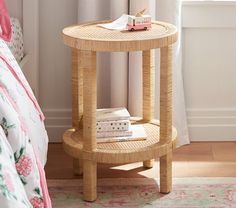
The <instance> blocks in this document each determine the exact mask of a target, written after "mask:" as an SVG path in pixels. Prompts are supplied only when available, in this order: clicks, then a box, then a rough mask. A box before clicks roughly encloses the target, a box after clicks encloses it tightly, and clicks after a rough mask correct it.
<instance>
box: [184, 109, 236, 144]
mask: <svg viewBox="0 0 236 208" xmlns="http://www.w3.org/2000/svg"><path fill="white" fill-rule="evenodd" d="M187 117H188V127H189V135H190V139H191V141H236V109H234V108H227V109H226V108H220V109H211V108H205V109H193V108H192V109H187Z"/></svg>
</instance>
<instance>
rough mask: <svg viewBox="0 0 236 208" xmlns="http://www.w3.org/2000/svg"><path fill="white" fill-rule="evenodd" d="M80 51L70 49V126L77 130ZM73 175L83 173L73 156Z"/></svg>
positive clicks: (80, 104)
mask: <svg viewBox="0 0 236 208" xmlns="http://www.w3.org/2000/svg"><path fill="white" fill-rule="evenodd" d="M80 56H81V51H80V50H78V49H75V48H73V49H72V80H71V81H72V126H73V128H75V129H76V131H78V130H79V129H81V128H82V115H83V69H82V66H81V64H80V62H79V58H80ZM73 171H74V174H75V175H81V174H83V164H82V160H81V159H77V158H73Z"/></svg>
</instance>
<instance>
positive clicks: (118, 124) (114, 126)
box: [96, 120, 130, 132]
mask: <svg viewBox="0 0 236 208" xmlns="http://www.w3.org/2000/svg"><path fill="white" fill-rule="evenodd" d="M129 127H130V121H129V120H117V121H98V122H97V126H96V130H97V132H103V131H128V130H129Z"/></svg>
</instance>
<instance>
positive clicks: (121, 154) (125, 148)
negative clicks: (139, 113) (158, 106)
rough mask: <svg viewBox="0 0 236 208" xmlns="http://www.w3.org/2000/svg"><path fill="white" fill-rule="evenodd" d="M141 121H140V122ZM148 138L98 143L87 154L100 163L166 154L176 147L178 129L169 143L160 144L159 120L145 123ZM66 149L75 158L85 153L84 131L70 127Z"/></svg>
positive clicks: (65, 138)
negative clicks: (95, 147)
mask: <svg viewBox="0 0 236 208" xmlns="http://www.w3.org/2000/svg"><path fill="white" fill-rule="evenodd" d="M139 123H140V122H139ZM143 126H144V129H145V132H146V134H147V139H146V140H143V141H132V142H115V143H98V144H97V149H96V150H94V151H93V153H91V155H90V156H88V155H87V157H88V159H93V160H95V161H96V162H100V163H129V162H136V161H142V160H148V159H152V158H158V157H160V156H163V155H165V154H166V153H167V152H169V151H171V150H172V148H174V147H175V144H176V138H177V131H176V129H175V128H174V127H173V139H172V141H171V142H170V143H168V144H167V145H160V143H159V138H160V127H159V124H158V122H157V121H152V122H151V123H144V124H143ZM64 149H65V151H66V152H67V153H68V154H69V155H71V156H72V157H74V158H80V157H82V154H83V132H82V131H75V129H69V130H67V131H66V132H65V134H64Z"/></svg>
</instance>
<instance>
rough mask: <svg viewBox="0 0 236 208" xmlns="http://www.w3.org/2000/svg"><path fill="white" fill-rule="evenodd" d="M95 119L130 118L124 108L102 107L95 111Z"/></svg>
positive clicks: (114, 119)
mask: <svg viewBox="0 0 236 208" xmlns="http://www.w3.org/2000/svg"><path fill="white" fill-rule="evenodd" d="M96 116H97V121H116V120H130V114H129V112H128V111H127V109H126V108H102V109H97V111H96Z"/></svg>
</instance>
